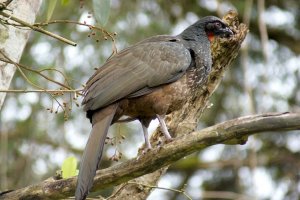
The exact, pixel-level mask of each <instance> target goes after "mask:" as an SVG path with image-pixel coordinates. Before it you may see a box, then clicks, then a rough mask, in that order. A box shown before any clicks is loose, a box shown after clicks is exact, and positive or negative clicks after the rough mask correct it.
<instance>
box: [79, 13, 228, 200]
mask: <svg viewBox="0 0 300 200" xmlns="http://www.w3.org/2000/svg"><path fill="white" fill-rule="evenodd" d="M232 34H233V33H232V31H231V30H230V29H229V27H228V26H227V25H226V24H225V23H224V22H222V20H221V19H219V18H217V17H214V16H208V17H204V18H202V19H200V20H199V21H197V22H196V23H194V24H193V25H191V26H189V27H188V28H187V29H185V30H184V31H183V32H182V33H181V34H179V35H177V36H169V35H159V36H154V37H150V38H148V39H145V40H143V41H141V42H139V43H136V44H135V45H133V46H130V47H128V48H126V49H124V50H122V51H120V52H119V53H117V54H115V55H114V56H112V57H111V58H109V59H108V60H107V61H106V62H105V63H104V64H103V66H102V67H100V68H99V69H98V70H97V71H96V72H95V73H94V75H93V76H92V77H91V78H90V79H89V80H88V81H87V83H86V87H85V90H84V99H83V101H82V105H83V109H84V111H86V112H87V117H88V118H89V119H90V121H91V123H92V131H91V133H90V136H89V139H88V142H87V144H86V147H85V150H84V154H83V157H82V160H81V166H80V171H79V175H78V181H77V188H76V193H75V199H76V200H82V199H85V198H86V196H87V194H88V192H89V190H90V189H91V187H92V185H93V178H94V176H95V174H96V170H97V169H99V164H100V160H101V156H102V150H103V146H104V142H105V139H106V135H107V132H108V128H109V126H110V125H111V124H113V123H115V122H117V121H118V120H119V119H120V117H122V116H128V117H129V118H130V119H137V120H139V121H140V122H141V124H142V127H143V131H144V136H145V143H146V145H147V147H148V148H151V144H150V142H149V139H148V132H147V128H148V125H149V123H150V121H151V120H152V119H155V118H158V120H159V122H160V126H161V130H162V132H163V133H164V135H165V137H166V139H167V140H171V136H170V134H169V132H168V129H167V127H166V124H165V121H164V116H165V115H166V114H169V113H171V112H172V111H175V110H178V109H180V108H181V107H182V106H183V105H184V103H185V102H186V97H187V96H188V95H189V94H191V93H193V91H195V89H196V88H197V87H199V86H201V84H203V83H204V82H205V81H206V80H207V77H208V74H209V73H210V71H211V67H212V58H211V52H210V42H211V41H212V40H213V37H214V36H220V37H229V36H230V35H232Z"/></svg>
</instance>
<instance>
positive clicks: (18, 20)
mask: <svg viewBox="0 0 300 200" xmlns="http://www.w3.org/2000/svg"><path fill="white" fill-rule="evenodd" d="M0 15H2V16H4V17H6V18H8V19H11V20H13V21H15V22H18V23H19V24H21V25H23V26H25V27H28V28H30V29H32V30H34V31H37V32H40V33H43V34H46V35H48V36H50V37H53V38H55V39H57V40H60V41H62V42H64V43H67V44H70V45H72V46H76V45H77V44H76V43H75V42H73V41H71V40H68V39H66V38H64V37H61V36H59V35H56V34H54V33H52V32H50V31H46V30H44V29H42V28H40V27H38V26H35V25H31V24H29V23H28V22H25V21H23V20H21V19H19V18H17V17H14V16H12V15H10V14H7V13H5V12H3V11H0Z"/></svg>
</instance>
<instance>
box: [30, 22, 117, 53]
mask: <svg viewBox="0 0 300 200" xmlns="http://www.w3.org/2000/svg"><path fill="white" fill-rule="evenodd" d="M61 23H62V24H76V25H81V26H86V27H88V28H89V29H94V30H98V31H100V32H102V33H103V34H104V35H106V36H108V37H109V38H110V39H111V40H112V42H113V54H115V53H117V47H116V43H115V42H116V40H115V38H114V35H115V33H110V32H108V31H106V30H105V29H103V28H101V27H97V26H93V25H90V24H87V23H82V22H77V21H72V20H53V21H49V22H40V23H35V24H34V26H48V25H49V24H61Z"/></svg>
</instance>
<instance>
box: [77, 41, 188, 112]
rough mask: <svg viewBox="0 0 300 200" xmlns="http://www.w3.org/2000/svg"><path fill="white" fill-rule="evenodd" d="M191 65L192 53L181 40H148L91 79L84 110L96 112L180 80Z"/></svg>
mask: <svg viewBox="0 0 300 200" xmlns="http://www.w3.org/2000/svg"><path fill="white" fill-rule="evenodd" d="M190 63H191V55H190V52H189V50H188V49H186V48H185V47H184V45H183V44H182V43H181V42H180V40H179V39H177V38H175V37H171V36H156V37H152V38H149V39H146V40H144V41H142V42H140V43H137V44H136V45H134V46H131V47H129V48H127V49H124V50H122V51H120V52H119V53H118V54H116V55H114V56H113V57H111V58H110V59H108V60H107V62H106V63H105V64H104V65H103V66H102V67H100V68H99V69H98V70H97V71H96V72H95V74H94V75H93V76H92V77H91V78H90V79H89V80H88V82H87V84H86V88H85V92H84V94H85V97H84V99H83V102H82V104H83V105H84V110H96V109H98V108H101V107H103V106H106V105H109V104H111V103H113V102H115V101H117V100H119V99H121V98H124V97H127V96H129V95H131V94H134V93H136V92H138V91H141V90H142V91H143V90H145V88H154V87H157V86H159V85H163V84H166V83H170V82H173V81H176V80H177V79H179V78H180V77H181V76H182V75H183V74H184V73H185V71H186V69H187V68H188V67H189V66H190ZM135 96H136V95H135Z"/></svg>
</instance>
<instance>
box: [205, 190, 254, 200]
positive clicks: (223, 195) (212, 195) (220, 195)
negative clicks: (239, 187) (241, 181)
mask: <svg viewBox="0 0 300 200" xmlns="http://www.w3.org/2000/svg"><path fill="white" fill-rule="evenodd" d="M201 197H202V198H204V199H243V200H251V199H255V198H253V197H249V196H246V195H243V194H238V193H235V192H227V191H204V192H203V193H202V195H201Z"/></svg>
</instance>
